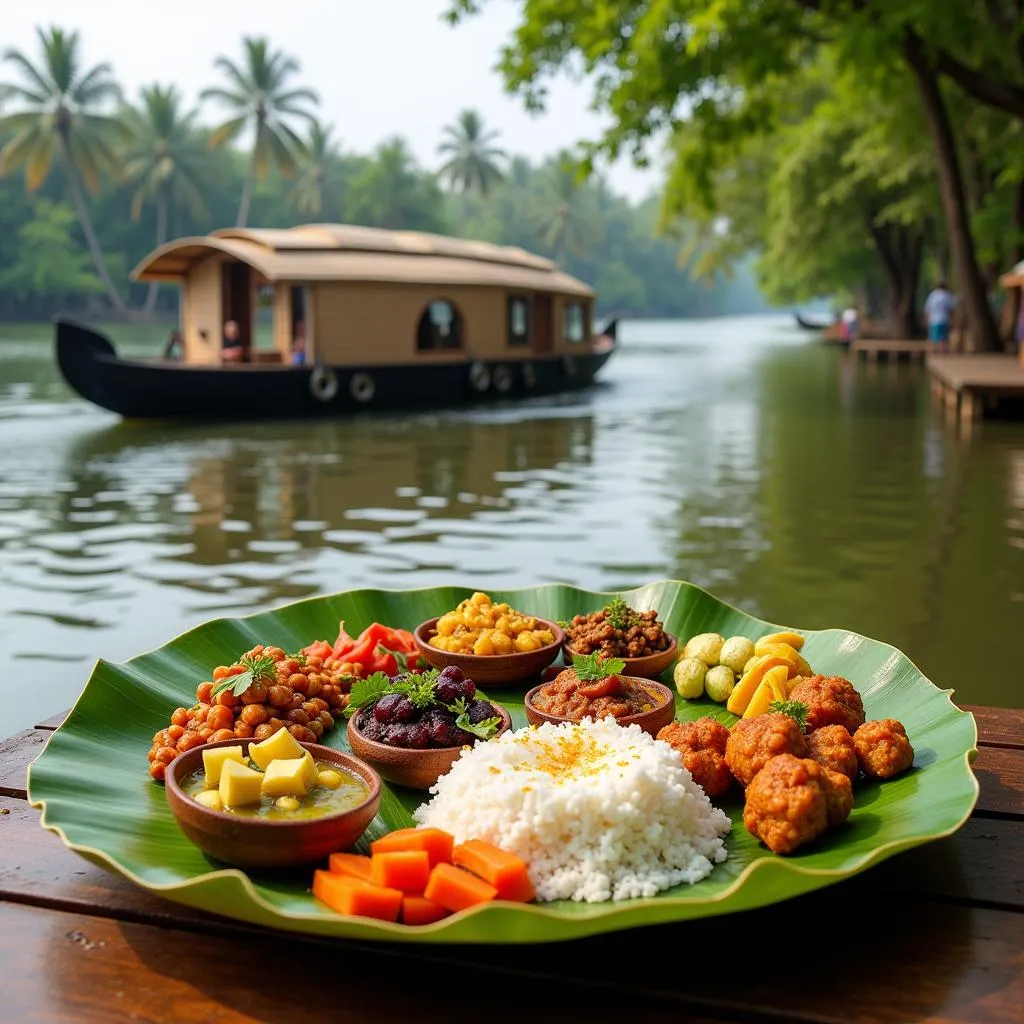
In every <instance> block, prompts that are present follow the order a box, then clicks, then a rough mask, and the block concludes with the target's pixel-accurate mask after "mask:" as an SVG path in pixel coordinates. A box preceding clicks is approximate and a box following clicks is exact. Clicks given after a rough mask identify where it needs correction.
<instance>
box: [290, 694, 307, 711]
mask: <svg viewBox="0 0 1024 1024" xmlns="http://www.w3.org/2000/svg"><path fill="white" fill-rule="evenodd" d="M304 703H305V698H304V697H303V695H302V694H301V693H293V694H292V699H291V701H290V702H289V704H288V708H287V710H288V711H294V710H295V709H296V708H301V707H302V705H303V704H304Z"/></svg>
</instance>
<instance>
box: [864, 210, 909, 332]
mask: <svg viewBox="0 0 1024 1024" xmlns="http://www.w3.org/2000/svg"><path fill="white" fill-rule="evenodd" d="M868 230H869V231H870V232H871V237H872V239H873V240H874V243H875V249H876V250H877V252H878V257H879V261H880V262H881V264H882V270H883V271H884V273H885V283H886V288H887V290H888V296H887V298H888V302H887V307H888V308H887V310H886V312H887V314H888V320H889V327H890V330H892V331H893V332H894V333H895V334H896V336H897V337H898V338H916V337H918V336H919V335H920V326H919V324H918V317H917V286H918V281H919V280H920V273H921V250H922V246H921V242H920V239H918V238H911V237H910V236H909V234H908V232H907V231H906V230H905V229H902V228H892V227H890V226H888V225H884V224H883V225H881V226H879V225H876V224H874V223H871V222H869V223H868Z"/></svg>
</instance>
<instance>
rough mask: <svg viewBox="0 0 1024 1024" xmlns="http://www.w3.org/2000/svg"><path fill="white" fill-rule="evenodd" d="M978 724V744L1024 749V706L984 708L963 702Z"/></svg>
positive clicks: (965, 709) (965, 708)
mask: <svg viewBox="0 0 1024 1024" xmlns="http://www.w3.org/2000/svg"><path fill="white" fill-rule="evenodd" d="M963 709H964V711H970V713H971V714H972V715H974V720H975V722H976V723H977V725H978V745H979V746H985V747H1016V748H1017V749H1024V708H986V707H981V706H980V705H973V704H965V705H963Z"/></svg>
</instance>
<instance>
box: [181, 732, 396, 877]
mask: <svg viewBox="0 0 1024 1024" xmlns="http://www.w3.org/2000/svg"><path fill="white" fill-rule="evenodd" d="M254 742H255V740H239V739H232V740H220V741H218V742H217V743H207V744H205V746H202V747H193V748H192V749H191V750H188V751H186V752H185V753H184V754H181V755H180V756H178V757H176V758H175V759H174V760H173V761H172V762H171V763H170V765H169V766H168V769H167V774H166V776H165V777H164V783H165V788H166V790H167V802H168V804H170V807H171V812H172V813H173V814H174V817H175V818H176V819H177V822H178V825H179V827H180V828H181V831H182V832H184V833H185V836H186V837H187V838H188V839H189V840H190V841H191V842H193V843H195V844H196V846H198V847H199V849H200V850H202V851H203V853H205V854H206V855H207V856H209V857H213V858H215V859H216V860H220V861H223V862H224V863H225V864H234V865H236V866H237V867H246V868H284V867H295V866H297V865H299V864H309V863H311V862H312V861H317V860H323V859H324V858H325V857H327V855H328V854H331V853H334V852H336V851H337V850H347V849H348V848H349V847H351V846H353V845H354V844H355V842H356V840H357V839H358V838H359V837H360V836H361V835H362V834H363V833H364V832H365V831H366V829H367V826H368V825H369V824H370V822H371V821H373V817H374V815H375V814H376V813H377V808H378V807H379V806H380V786H381V783H380V777H379V776H378V775H377V773H376V772H375V771H374V770H373V769H372V768H370V767H369V766H368V765H365V764H363V762H362V761H360V760H359V759H358V758H356V757H353V756H352V755H351V754H346V753H343V752H342V751H340V750H332V749H331V748H330V747H324V746H321V745H320V744H319V743H303V744H301V746H302V747H304V748H305V749H306V750H308V751H309V752H310V753H311V754H312V755H313V758H314V760H316V761H326V762H328V763H329V764H333V765H337V766H338V767H339V768H340V769H342V770H343V771H347V772H349V773H350V774H352V775H357V776H358V777H359V778H361V779H362V780H363V781H364V782H365V783H366V784H367V786H368V787H369V793H368V794H367V796H366V799H365V800H364V801H363V802H362V803H361V804H360V805H359V806H358V807H353V808H352V809H351V810H347V811H339V812H338V813H336V814H326V815H324V816H323V817H322V818H306V819H301V820H298V821H264V820H262V819H260V818H240V817H238V815H235V814H231V813H230V812H229V811H213V810H210V808H208V807H204V806H203V805H202V804H200V803H197V802H196V801H195V800H194V799H193V798H192V797H190V796H188V795H187V794H186V793H185V791H184V790H183V789H182V788H181V782H182V780H183V779H184V778H185V777H186V776H188V775H190V774H191V773H192V772H194V771H196V770H197V769H199V768H202V766H203V751H204V750H210V749H211V748H213V747H231V746H241V747H242V753H243V755H247V754H248V753H249V745H250V744H251V743H254Z"/></svg>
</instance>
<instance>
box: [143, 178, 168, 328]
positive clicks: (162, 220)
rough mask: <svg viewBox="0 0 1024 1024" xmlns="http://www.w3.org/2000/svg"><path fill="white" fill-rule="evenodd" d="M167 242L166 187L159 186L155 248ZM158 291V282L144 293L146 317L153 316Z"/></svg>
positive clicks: (150, 283) (152, 284) (151, 282)
mask: <svg viewBox="0 0 1024 1024" xmlns="http://www.w3.org/2000/svg"><path fill="white" fill-rule="evenodd" d="M166 241H167V186H166V185H161V186H160V191H159V192H157V195H156V246H157V248H158V249H159V248H160V246H161V245H163V244H164V242H166ZM159 291H160V282H159V281H150V282H149V291H148V292H146V301H145V304H144V305H143V307H142V309H143V312H145V314H146V315H147V316H152V315H153V310H154V309H156V297H157V293H158V292H159Z"/></svg>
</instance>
